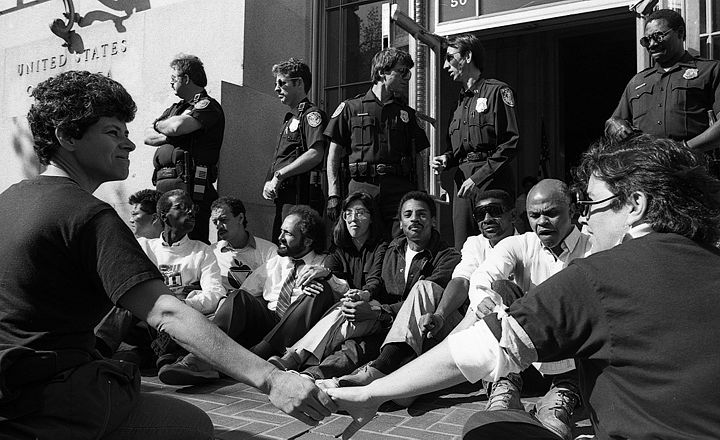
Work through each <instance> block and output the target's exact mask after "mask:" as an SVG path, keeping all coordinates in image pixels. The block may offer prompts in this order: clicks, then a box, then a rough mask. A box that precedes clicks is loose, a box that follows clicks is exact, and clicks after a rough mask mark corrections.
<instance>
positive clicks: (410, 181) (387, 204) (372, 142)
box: [325, 48, 430, 238]
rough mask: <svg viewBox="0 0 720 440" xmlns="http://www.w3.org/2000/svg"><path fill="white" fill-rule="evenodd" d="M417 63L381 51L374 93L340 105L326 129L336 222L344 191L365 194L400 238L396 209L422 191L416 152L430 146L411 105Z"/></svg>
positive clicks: (330, 191)
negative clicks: (345, 176) (344, 169)
mask: <svg viewBox="0 0 720 440" xmlns="http://www.w3.org/2000/svg"><path fill="white" fill-rule="evenodd" d="M413 64H414V63H413V60H412V58H411V57H410V54H408V53H407V52H405V51H402V50H399V49H395V48H389V49H384V50H382V51H380V52H378V53H376V54H375V56H374V57H373V60H372V67H371V72H370V73H371V79H372V81H373V85H372V87H371V88H370V90H368V91H367V93H365V94H363V95H358V96H356V97H355V98H353V99H348V100H346V101H343V102H341V103H340V105H338V107H337V108H336V109H335V111H334V112H333V114H332V117H331V119H330V122H329V123H328V127H327V130H325V134H326V135H328V136H329V137H330V141H331V143H330V149H329V150H328V159H327V170H328V208H327V214H328V217H329V218H330V219H331V220H332V221H336V220H337V218H338V217H339V215H340V205H341V202H342V198H343V195H344V193H345V192H347V193H353V192H356V191H361V192H365V193H368V194H370V195H371V196H373V197H374V198H375V199H376V200H377V202H378V206H379V208H380V214H381V216H382V220H383V222H384V223H385V225H386V226H388V227H390V226H391V225H392V232H391V234H392V236H393V237H396V236H398V235H399V234H400V232H401V231H400V221H399V219H398V217H397V207H398V205H399V203H400V199H401V198H402V197H403V195H404V194H406V193H407V192H409V191H413V190H415V189H417V178H416V170H415V158H416V153H417V152H418V151H420V150H423V149H425V148H427V147H429V146H430V141H429V140H428V138H427V135H426V134H425V132H424V131H423V130H422V129H421V128H420V127H419V126H418V123H417V119H416V117H415V110H413V109H412V108H410V107H409V106H408V105H407V104H406V102H407V93H408V81H409V80H410V78H411V77H412V72H411V71H410V69H412V67H413ZM343 156H345V157H347V160H348V168H349V170H348V171H349V174H350V182H349V184H348V187H347V188H343V186H344V185H345V183H344V182H341V180H342V179H341V176H340V163H341V162H342V158H343ZM388 230H389V229H388ZM386 238H390V237H386Z"/></svg>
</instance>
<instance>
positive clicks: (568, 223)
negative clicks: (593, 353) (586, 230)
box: [458, 179, 590, 439]
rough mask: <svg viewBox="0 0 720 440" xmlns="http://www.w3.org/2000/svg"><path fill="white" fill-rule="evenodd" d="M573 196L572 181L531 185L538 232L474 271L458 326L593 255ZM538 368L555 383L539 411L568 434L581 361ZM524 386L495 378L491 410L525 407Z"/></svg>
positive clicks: (501, 246) (515, 378) (505, 244)
mask: <svg viewBox="0 0 720 440" xmlns="http://www.w3.org/2000/svg"><path fill="white" fill-rule="evenodd" d="M573 199H574V198H573V196H572V194H571V192H570V190H569V188H568V186H567V185H566V184H565V183H564V182H562V181H560V180H555V179H545V180H542V181H540V182H539V183H538V184H537V185H535V186H534V187H533V188H532V189H531V190H530V192H529V193H528V196H527V213H528V220H529V222H530V227H531V229H532V232H526V233H525V234H522V235H516V236H513V237H508V238H506V239H505V240H503V241H501V242H500V243H498V244H497V246H495V247H494V248H493V249H492V251H491V252H490V253H489V254H488V255H487V258H486V259H485V261H484V262H483V263H482V264H481V265H480V266H479V267H478V268H477V269H476V271H475V272H474V273H473V274H472V276H471V278H470V291H469V294H470V308H471V310H470V311H469V312H468V316H467V317H466V320H465V321H464V322H463V323H462V324H461V325H460V326H458V327H459V330H460V329H464V328H466V327H468V326H469V325H470V324H471V323H472V322H474V321H475V320H476V318H482V317H484V316H486V315H488V314H490V313H493V311H497V310H496V309H495V307H496V306H497V305H499V304H501V305H504V306H510V304H512V303H513V302H514V301H515V300H517V299H518V298H521V297H522V296H524V295H525V293H527V292H528V291H529V290H530V289H532V288H534V287H535V286H537V285H539V284H540V283H542V282H544V281H545V280H547V279H548V278H550V277H551V276H552V275H554V274H556V273H557V272H559V271H561V270H562V269H564V268H565V267H567V265H568V264H570V262H571V261H573V260H575V259H577V258H584V257H586V256H587V255H589V254H590V241H589V236H587V235H585V234H582V233H580V231H579V230H578V229H577V227H575V226H574V225H573V223H572V218H573V215H574V204H573ZM509 279H512V280H514V283H513V282H512V281H508V280H509ZM473 309H474V310H473ZM466 324H467V325H466ZM536 367H537V369H538V370H539V371H540V372H541V373H543V374H544V375H546V376H549V377H550V378H551V380H552V387H551V389H550V390H549V391H548V392H547V393H546V394H545V396H543V397H542V398H541V399H540V400H539V401H538V402H537V403H536V406H535V410H534V411H535V416H536V417H537V419H538V420H539V421H540V422H541V423H542V424H543V425H544V426H545V427H547V428H548V429H550V430H551V431H553V432H554V433H556V434H557V435H559V436H560V437H561V438H563V439H567V438H568V436H570V426H568V424H569V421H570V416H571V415H572V413H573V411H574V409H575V407H576V406H577V405H578V404H579V403H580V398H579V395H578V377H577V371H576V370H575V363H574V362H573V360H572V359H567V360H563V361H558V362H547V363H541V364H536ZM531 368H532V367H531ZM522 386H523V379H522V377H521V376H520V375H519V374H516V373H511V374H509V375H508V376H507V377H503V378H500V379H499V380H497V381H495V383H494V384H493V386H492V388H491V390H490V393H489V398H488V404H487V410H489V411H496V410H506V409H518V410H524V406H523V405H522V403H521V402H520V391H521V390H522Z"/></svg>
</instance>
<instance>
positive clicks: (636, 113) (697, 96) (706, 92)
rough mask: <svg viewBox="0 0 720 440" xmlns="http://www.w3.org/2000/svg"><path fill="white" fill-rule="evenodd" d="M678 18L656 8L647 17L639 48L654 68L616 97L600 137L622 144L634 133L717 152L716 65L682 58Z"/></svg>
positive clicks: (719, 87)
mask: <svg viewBox="0 0 720 440" xmlns="http://www.w3.org/2000/svg"><path fill="white" fill-rule="evenodd" d="M685 34H686V28H685V21H684V20H683V18H682V16H680V14H678V13H677V12H675V11H672V10H669V9H660V10H658V11H655V12H653V13H652V14H650V15H649V16H648V18H647V24H646V25H645V36H644V37H642V38H641V39H640V45H641V46H643V47H644V48H646V49H647V51H648V53H649V54H650V57H651V58H652V60H653V62H654V65H653V66H651V67H649V68H647V69H645V70H643V71H642V72H640V73H638V74H637V75H635V76H634V77H633V78H632V79H631V80H630V82H629V83H628V85H627V86H626V87H625V91H624V92H623V95H622V96H621V98H620V103H619V104H618V106H617V108H616V109H615V112H614V113H613V115H612V117H611V118H610V119H608V120H607V122H606V123H605V133H606V134H607V135H608V136H610V137H611V138H614V139H615V140H618V141H620V140H624V139H626V138H628V137H629V136H631V135H633V134H635V133H647V134H652V135H654V136H657V137H663V138H670V139H673V140H677V141H683V142H684V143H685V144H686V145H687V146H689V147H691V148H694V149H697V150H699V151H709V150H711V149H714V148H717V147H718V142H720V124H715V125H712V123H713V121H714V119H715V117H716V115H717V114H718V113H720V62H718V61H715V60H707V59H704V58H700V57H696V56H693V55H691V54H690V53H688V52H687V51H686V50H685V48H684V44H683V41H684V40H685Z"/></svg>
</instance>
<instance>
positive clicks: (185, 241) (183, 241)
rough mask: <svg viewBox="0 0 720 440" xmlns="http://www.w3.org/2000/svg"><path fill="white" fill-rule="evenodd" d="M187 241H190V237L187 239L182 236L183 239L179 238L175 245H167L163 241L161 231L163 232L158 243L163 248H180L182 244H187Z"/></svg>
mask: <svg viewBox="0 0 720 440" xmlns="http://www.w3.org/2000/svg"><path fill="white" fill-rule="evenodd" d="M188 241H190V237H188V236H187V234H185V235H184V236H183V238H181V239H180V240H178V241H176V242H175V243H173V244H168V243H167V241H165V232H164V231H163V232H162V233H161V234H160V243H161V244H162V245H163V246H164V247H179V246H182V245H183V244H185V243H187V242H188Z"/></svg>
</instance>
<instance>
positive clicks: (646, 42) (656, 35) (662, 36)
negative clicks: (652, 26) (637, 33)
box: [640, 29, 674, 47]
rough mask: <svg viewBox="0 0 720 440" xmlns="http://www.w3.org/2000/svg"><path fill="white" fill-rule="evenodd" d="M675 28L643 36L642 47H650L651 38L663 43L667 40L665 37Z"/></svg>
mask: <svg viewBox="0 0 720 440" xmlns="http://www.w3.org/2000/svg"><path fill="white" fill-rule="evenodd" d="M673 30H674V29H668V30H666V31H665V32H655V33H653V34H650V35H648V36H647V37H642V38H641V39H640V46H642V47H649V46H650V40H653V41H655V42H656V43H658V44H659V43H662V42H663V41H664V40H665V37H667V36H668V34H669V33H670V32H672V31H673Z"/></svg>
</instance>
